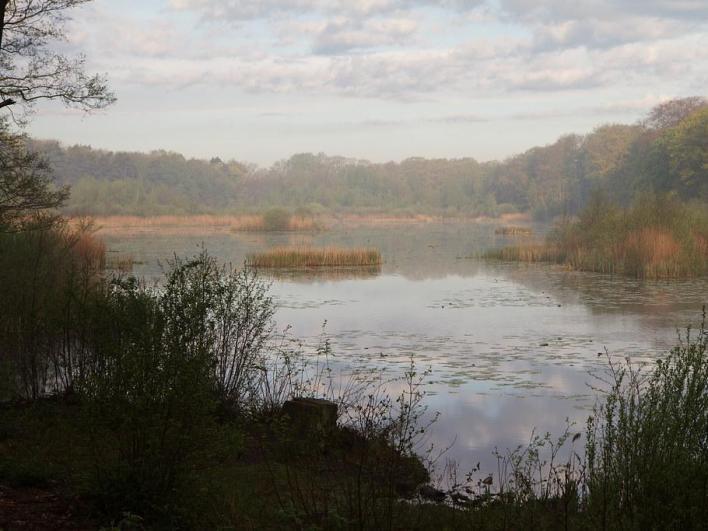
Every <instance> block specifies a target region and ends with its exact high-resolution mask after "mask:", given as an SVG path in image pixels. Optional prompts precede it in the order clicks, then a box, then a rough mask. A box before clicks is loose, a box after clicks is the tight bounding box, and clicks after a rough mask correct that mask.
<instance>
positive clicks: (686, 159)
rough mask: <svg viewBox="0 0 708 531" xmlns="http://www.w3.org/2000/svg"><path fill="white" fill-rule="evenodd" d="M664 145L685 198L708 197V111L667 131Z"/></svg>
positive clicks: (673, 175) (662, 139)
mask: <svg viewBox="0 0 708 531" xmlns="http://www.w3.org/2000/svg"><path fill="white" fill-rule="evenodd" d="M660 142H661V144H662V146H663V147H664V148H665V149H666V154H667V157H668V165H669V171H670V173H671V176H672V178H673V180H674V182H676V183H677V184H678V186H679V189H678V191H679V192H680V193H681V195H682V196H684V197H687V198H694V197H708V107H705V108H703V109H701V110H699V111H697V112H695V113H693V114H691V115H690V116H688V117H687V118H686V119H684V120H683V121H681V122H679V123H678V125H676V126H675V127H673V128H671V129H669V130H668V131H666V132H665V133H664V135H663V136H662V138H661V139H660Z"/></svg>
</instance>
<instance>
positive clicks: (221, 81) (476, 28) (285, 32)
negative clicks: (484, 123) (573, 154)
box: [69, 0, 708, 121]
mask: <svg viewBox="0 0 708 531" xmlns="http://www.w3.org/2000/svg"><path fill="white" fill-rule="evenodd" d="M169 1H170V5H171V7H172V9H171V10H169V9H168V10H167V11H162V12H156V13H155V14H154V15H153V16H149V17H145V16H143V15H141V16H140V17H138V15H137V14H135V13H133V14H130V12H127V11H118V12H116V11H115V10H111V8H110V7H109V6H108V5H107V4H102V5H101V4H97V5H99V6H102V7H100V8H98V7H97V8H94V9H93V10H89V11H87V12H86V13H85V14H84V18H83V19H80V20H77V21H76V23H75V24H74V26H73V28H74V29H73V31H72V32H71V42H70V43H69V44H70V45H71V46H75V47H76V49H77V50H79V49H80V50H87V51H89V52H90V53H89V57H91V58H92V60H93V61H94V63H93V65H92V66H94V65H95V66H96V68H97V69H98V70H103V71H109V72H110V73H111V75H112V77H113V78H114V79H117V80H119V81H120V82H122V83H127V84H130V85H132V86H146V87H164V88H166V89H170V90H176V89H179V88H180V87H187V86H204V87H212V86H216V87H223V88H233V89H237V90H239V91H241V92H247V93H255V94H268V93H286V94H288V93H296V94H301V95H305V96H319V95H335V96H352V97H361V98H374V99H381V100H399V101H404V102H418V101H421V100H435V99H437V100H438V101H442V100H444V99H445V98H448V97H449V96H450V95H453V96H455V97H473V98H479V97H482V98H484V97H489V96H503V95H506V94H517V93H526V94H557V93H562V92H566V93H568V92H574V91H575V92H577V91H583V90H589V89H596V88H615V89H617V88H619V87H623V88H625V89H627V88H632V87H634V88H637V89H638V88H642V90H645V89H644V87H652V88H651V90H654V91H657V90H661V91H663V92H666V93H671V92H672V91H671V90H670V89H668V88H661V87H664V86H666V85H667V84H668V83H669V82H670V81H671V80H675V79H686V80H693V82H694V85H696V86H700V85H699V84H698V83H699V82H702V81H703V80H705V79H707V78H708V32H707V31H706V28H705V25H702V24H703V22H702V20H703V18H702V17H704V13H706V12H708V8H705V9H704V8H703V7H702V6H703V2H692V1H690V0H683V1H682V0H678V1H677V2H671V5H674V4H677V5H678V7H677V9H676V11H672V15H671V16H667V17H664V18H662V17H660V16H659V15H660V13H662V12H663V11H665V10H668V9H669V7H670V6H669V3H667V2H660V1H658V0H650V1H649V2H647V5H648V7H647V10H646V11H647V12H646V13H645V14H640V13H639V11H640V3H639V2H638V1H624V2H619V1H611V0H596V1H592V2H591V1H590V0H580V1H579V2H577V3H574V4H573V6H572V7H569V6H570V4H568V3H567V2H565V1H561V0H549V2H545V3H543V4H540V3H539V2H536V1H533V2H532V1H531V0H500V3H499V4H498V6H499V7H498V8H497V7H495V5H497V4H483V3H482V2H481V1H479V0H446V1H442V2H439V1H438V2H432V1H429V0H361V1H346V2H345V1H343V0H259V1H255V0H219V1H216V0H169ZM641 5H644V3H642V4H641ZM431 9H432V10H434V12H433V11H430V12H429V11H422V10H431ZM175 10H188V11H190V12H191V11H196V12H198V13H201V14H202V15H203V16H209V17H222V18H229V17H230V18H232V19H234V20H236V19H238V20H239V21H240V22H239V24H240V25H239V27H238V28H237V30H234V28H233V27H231V26H228V25H220V24H216V25H215V24H204V23H203V21H202V22H199V21H198V18H197V17H195V16H194V14H188V15H184V13H180V16H173V15H175ZM463 12H464V16H462V15H461V14H462V13H463ZM283 13H290V14H291V15H292V16H289V17H286V18H282V17H280V15H282V14H283ZM686 13H692V14H693V15H694V17H693V18H692V19H689V18H687V15H686ZM480 16H482V18H480ZM247 17H252V18H253V17H262V19H263V20H258V21H256V20H252V19H251V20H248V19H247ZM613 17H616V18H613ZM115 35H121V38H120V39H116V38H115V37H114V36H115ZM450 116H456V115H455V113H451V114H450ZM473 119H476V117H475V116H472V115H468V116H467V117H459V116H457V117H456V118H454V119H453V118H451V121H454V120H458V121H459V120H473Z"/></svg>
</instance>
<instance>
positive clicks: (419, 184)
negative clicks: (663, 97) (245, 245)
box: [28, 97, 708, 219]
mask: <svg viewBox="0 0 708 531" xmlns="http://www.w3.org/2000/svg"><path fill="white" fill-rule="evenodd" d="M707 139H708V100H706V99H705V98H702V97H689V98H681V99H675V100H671V101H667V102H665V103H662V104H660V105H658V106H656V107H655V108H654V109H652V110H651V112H649V114H648V115H647V116H646V118H645V119H643V120H641V121H640V122H637V123H633V124H606V125H602V126H600V127H598V128H596V129H595V130H594V131H592V132H591V133H589V134H586V135H577V134H569V135H564V136H562V137H560V138H559V139H558V140H557V141H556V142H554V143H553V144H550V145H547V146H541V147H534V148H531V149H529V150H528V151H526V152H524V153H521V154H518V155H515V156H512V157H509V158H507V159H506V160H502V161H495V162H487V163H480V162H478V161H476V160H475V159H473V158H462V159H425V158H419V157H415V158H409V159H406V160H403V161H401V162H387V163H372V162H369V161H365V160H356V159H349V158H345V157H338V156H327V155H325V154H323V153H320V154H312V153H301V154H296V155H293V156H292V157H290V158H289V159H286V160H282V161H279V162H277V163H275V164H273V165H272V166H271V167H269V168H258V167H256V166H253V165H248V164H244V163H241V162H237V161H228V162H224V161H222V160H221V159H219V158H216V157H215V158H212V159H211V160H201V159H190V158H186V157H184V156H183V155H180V154H178V153H174V152H168V151H153V152H150V153H129V152H112V151H105V150H99V149H93V148H91V147H89V146H71V147H65V146H62V145H61V144H60V143H59V142H56V141H38V140H32V141H29V143H28V145H29V147H30V151H32V152H34V153H37V154H38V155H39V156H40V157H41V158H42V159H44V160H46V161H47V162H48V164H49V165H50V166H51V168H52V169H53V173H54V176H55V179H56V181H57V183H58V184H59V185H61V186H71V189H72V193H71V198H70V199H69V201H68V203H67V205H66V211H67V212H69V213H71V214H98V215H101V214H131V215H156V214H197V213H227V212H235V211H238V212H242V211H249V210H262V209H267V208H271V207H276V206H277V207H287V208H290V209H293V210H294V209H298V208H299V209H303V208H305V209H307V210H310V211H312V212H313V213H318V212H326V211H329V212H342V211H357V212H367V211H371V212H381V211H387V212H398V213H403V214H405V213H435V214H443V215H453V216H455V215H473V216H476V215H498V214H503V213H507V212H517V211H522V212H531V213H533V214H534V215H535V217H537V218H539V219H551V218H553V217H555V216H559V215H564V214H571V215H572V214H575V213H577V212H579V211H580V210H581V209H582V208H583V207H584V205H585V204H586V203H587V201H588V199H589V198H590V196H591V194H592V192H593V191H596V190H599V189H601V190H604V191H605V192H607V193H608V194H609V195H610V196H612V197H613V198H616V199H617V200H618V201H619V202H620V203H623V204H629V203H630V202H631V201H632V199H633V198H634V197H635V195H636V194H637V193H641V192H656V193H669V194H674V195H676V196H678V197H679V198H681V199H701V200H706V199H708V140H707Z"/></svg>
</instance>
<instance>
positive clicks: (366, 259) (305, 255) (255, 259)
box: [246, 247, 382, 268]
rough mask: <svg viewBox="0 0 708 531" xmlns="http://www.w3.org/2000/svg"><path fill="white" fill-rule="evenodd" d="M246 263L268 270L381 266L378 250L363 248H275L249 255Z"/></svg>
mask: <svg viewBox="0 0 708 531" xmlns="http://www.w3.org/2000/svg"><path fill="white" fill-rule="evenodd" d="M246 263H247V264H248V265H249V266H251V267H269V268H270V267H273V268H299V267H353V266H356V267H359V266H365V267H372V266H378V265H381V263H382V260H381V253H380V252H379V251H378V249H372V248H364V247H359V248H342V247H320V248H315V247H275V248H273V249H270V250H268V251H265V252H262V253H256V254H252V255H249V256H248V258H247V260H246Z"/></svg>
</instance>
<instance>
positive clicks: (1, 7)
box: [0, 0, 10, 50]
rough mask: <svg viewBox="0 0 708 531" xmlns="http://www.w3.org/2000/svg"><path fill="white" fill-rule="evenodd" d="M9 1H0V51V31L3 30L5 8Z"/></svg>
mask: <svg viewBox="0 0 708 531" xmlns="http://www.w3.org/2000/svg"><path fill="white" fill-rule="evenodd" d="M9 1H10V0H0V50H2V31H3V30H4V29H5V8H6V7H7V4H8V2H9Z"/></svg>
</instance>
